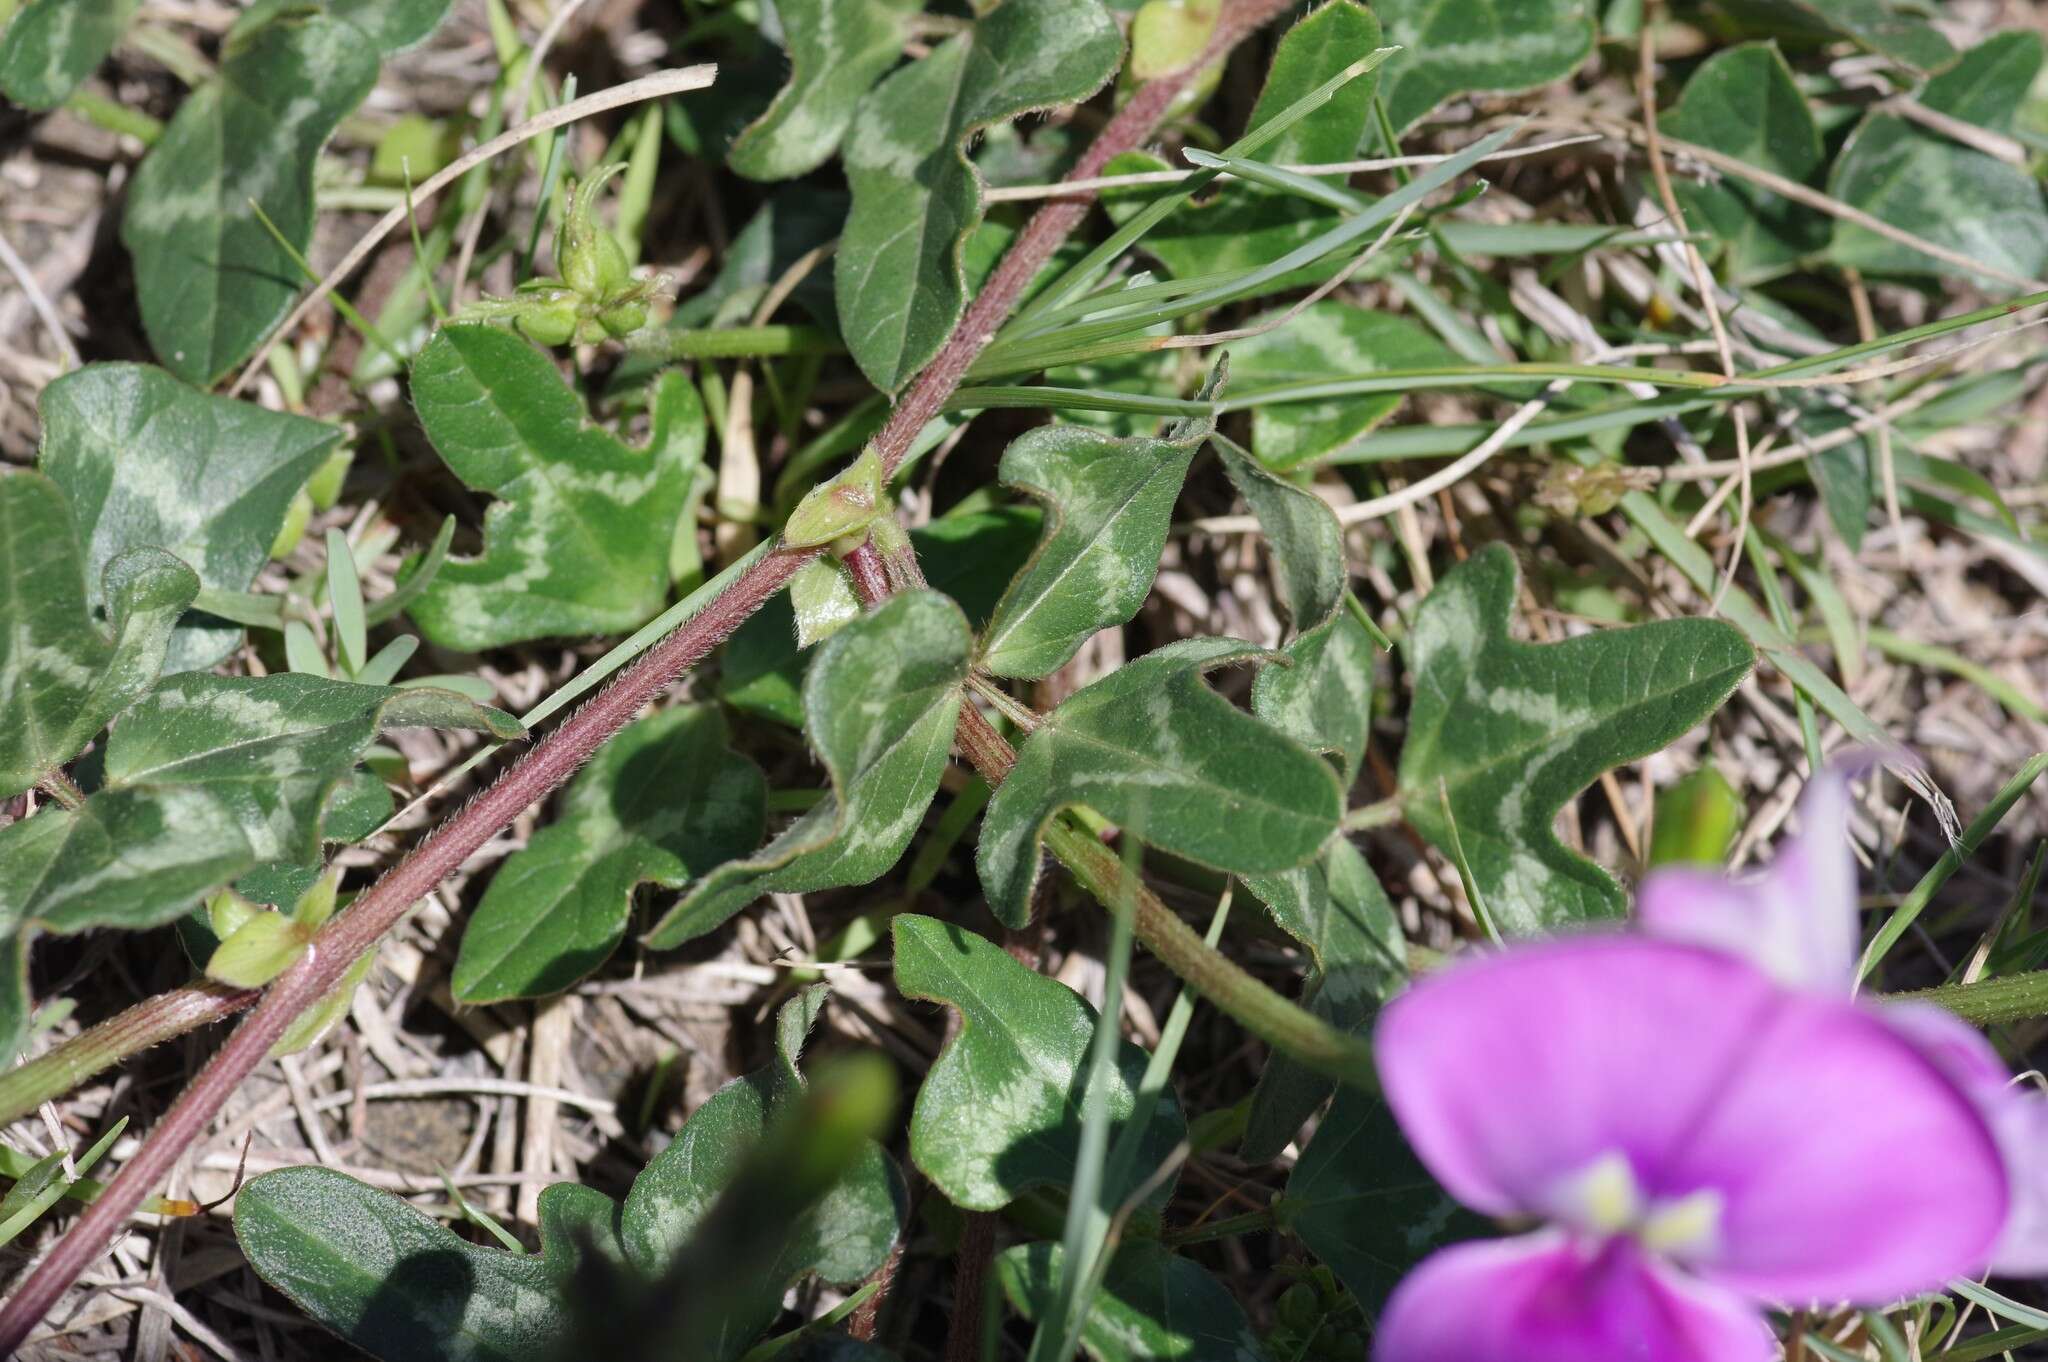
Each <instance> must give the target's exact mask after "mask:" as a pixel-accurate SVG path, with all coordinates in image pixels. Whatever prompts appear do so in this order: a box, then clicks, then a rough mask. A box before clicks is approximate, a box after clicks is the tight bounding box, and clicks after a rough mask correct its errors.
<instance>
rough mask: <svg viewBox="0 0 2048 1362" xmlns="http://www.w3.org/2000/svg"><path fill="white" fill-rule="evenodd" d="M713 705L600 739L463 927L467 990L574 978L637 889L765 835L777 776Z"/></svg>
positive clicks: (626, 911) (459, 976)
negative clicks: (730, 741)
mask: <svg viewBox="0 0 2048 1362" xmlns="http://www.w3.org/2000/svg"><path fill="white" fill-rule="evenodd" d="M725 741H726V733H725V720H724V719H723V717H721V716H720V714H719V712H718V711H717V710H715V709H712V708H710V707H708V706H681V707H678V708H675V709H667V710H662V711H661V712H659V713H656V714H650V715H648V716H646V717H645V718H642V719H637V720H635V721H634V722H633V723H630V724H628V725H627V726H626V727H625V728H623V729H621V730H620V731H619V734H618V736H617V737H615V738H613V739H612V740H611V741H610V742H608V743H606V744H605V745H604V746H603V747H601V748H599V749H598V752H597V755H596V756H595V757H593V758H591V761H590V764H589V765H588V766H586V767H584V768H583V770H582V772H581V774H579V775H578V776H577V777H576V781H575V783H574V784H573V785H571V786H570V787H569V791H568V793H567V794H566V795H564V796H563V797H562V804H561V809H560V811H559V812H558V814H557V816H556V818H555V821H554V822H553V823H551V824H550V825H549V826H547V827H545V828H543V829H541V831H540V832H538V833H537V834H535V835H534V837H533V839H532V840H531V841H530V842H528V843H527V844H526V846H525V847H524V848H523V849H521V850H520V851H519V852H517V853H516V854H514V855H513V856H512V857H511V858H510V859H509V860H507V861H506V862H505V864H504V866H503V868H501V869H500V870H499V871H498V873H497V875H496V876H495V877H493V878H492V880H491V884H490V888H489V889H488V890H486V891H485V892H484V898H483V902H482V903H480V904H478V905H477V909H476V912H475V914H474V915H473V916H472V917H471V918H470V920H469V926H468V927H467V928H465V929H464V931H463V934H462V947H461V950H460V951H459V952H458V953H457V955H456V957H455V970H454V975H453V978H452V980H451V981H450V982H451V986H452V987H453V989H454V992H455V997H456V1000H457V1001H458V1002H463V1003H472V1004H474V1003H489V1002H500V1001H503V1000H505V999H508V998H533V997H539V996H540V995H542V994H546V993H556V992H559V991H561V990H562V989H565V988H567V987H569V986H570V985H571V984H573V983H575V982H576V981H577V980H579V979H581V978H582V977H583V976H584V975H586V974H588V973H590V972H591V971H592V970H594V969H596V968H597V967H598V966H599V965H601V964H603V963H604V962H605V961H606V960H607V959H609V958H610V956H611V953H612V951H613V950H615V949H616V948H617V947H618V944H619V941H620V940H621V939H622V938H623V937H624V936H625V934H626V922H627V918H628V917H629V915H630V913H631V909H632V904H633V891H634V889H635V888H637V887H638V886H639V885H642V884H645V883H647V882H649V881H652V882H654V883H656V884H660V885H663V886H666V887H667V888H670V889H675V888H680V887H681V886H682V885H683V884H685V883H687V882H688V881H689V880H690V878H691V877H692V876H694V875H697V874H701V873H702V872H703V871H704V870H706V869H709V868H710V867H712V866H715V865H717V864H719V863H720V862H721V861H727V860H730V859H732V858H733V857H735V856H738V855H741V854H743V853H744V852H746V851H748V850H749V849H751V848H752V847H754V846H756V845H758V844H759V842H760V840H761V829H762V826H763V820H764V818H765V817H766V814H765V813H764V808H765V804H766V800H767V792H768V782H767V780H766V778H765V777H764V776H762V774H761V769H760V768H759V767H757V766H756V765H754V763H753V762H751V761H749V760H747V759H746V758H745V757H742V756H740V755H739V754H737V753H735V752H733V751H731V750H730V749H728V748H727V747H726V745H725Z"/></svg>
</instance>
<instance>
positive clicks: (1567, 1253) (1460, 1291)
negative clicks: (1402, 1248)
mask: <svg viewBox="0 0 2048 1362" xmlns="http://www.w3.org/2000/svg"><path fill="white" fill-rule="evenodd" d="M1777 1354H1778V1349H1777V1346H1776V1344H1775V1343H1774V1342H1773V1341H1772V1339H1771V1333H1770V1330H1769V1329H1768V1328H1766V1327H1765V1325H1764V1322H1763V1319H1762V1317H1761V1316H1760V1315H1759V1314H1758V1313H1757V1312H1756V1310H1755V1309H1754V1308H1753V1307H1751V1306H1750V1305H1749V1304H1748V1303H1747V1302H1745V1301H1744V1300H1743V1299H1742V1298H1741V1297H1739V1296H1737V1295H1735V1294H1733V1293H1732V1292H1728V1291H1724V1290H1721V1289H1719V1288H1716V1287H1713V1286H1709V1285H1707V1284H1706V1283H1704V1282H1700V1281H1697V1280H1692V1279H1688V1278H1686V1277H1685V1276H1683V1275H1682V1274H1680V1273H1676V1272H1673V1271H1671V1270H1669V1269H1667V1268H1664V1267H1661V1266H1659V1265H1658V1264H1657V1263H1655V1262H1654V1261H1652V1260H1649V1259H1646V1258H1644V1257H1643V1256H1642V1255H1641V1254H1640V1253H1638V1252H1637V1251H1636V1250H1635V1248H1634V1247H1633V1246H1631V1245H1630V1244H1629V1243H1628V1242H1627V1241H1625V1240H1616V1241H1613V1242H1611V1243H1609V1244H1608V1245H1606V1246H1605V1247H1604V1248H1599V1249H1591V1250H1588V1249H1585V1248H1583V1247H1580V1246H1577V1245H1574V1244H1572V1243H1570V1242H1569V1241H1567V1240H1566V1239H1565V1237H1564V1236H1563V1235H1560V1234H1553V1233H1543V1234H1533V1235H1528V1236H1526V1237H1524V1238H1520V1239H1501V1240H1491V1241H1487V1242H1482V1243H1472V1244H1460V1245H1458V1246H1457V1247H1455V1248H1449V1249H1445V1250H1443V1251H1442V1252H1440V1253H1437V1254H1434V1255H1433V1256H1431V1257H1430V1258H1428V1259H1426V1260H1424V1262H1423V1263H1422V1265H1421V1266H1420V1267H1418V1268H1416V1269H1415V1271H1413V1272H1411V1273H1410V1274H1409V1275H1408V1276H1407V1278H1406V1279H1405V1280H1403V1281H1402V1283H1401V1285H1400V1286H1399V1287H1397V1288H1396V1289H1395V1291H1394V1295H1393V1298H1392V1299H1391V1300H1389V1301H1388V1302H1387V1308H1386V1310H1385V1312H1384V1313H1383V1314H1382V1315H1381V1316H1380V1322H1379V1332H1378V1334H1377V1336H1376V1337H1375V1339H1374V1342H1373V1358H1374V1362H1637V1360H1638V1359H1640V1360H1641V1362H1769V1359H1771V1358H1774V1357H1776V1356H1777Z"/></svg>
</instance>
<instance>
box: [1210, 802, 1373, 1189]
mask: <svg viewBox="0 0 2048 1362" xmlns="http://www.w3.org/2000/svg"><path fill="white" fill-rule="evenodd" d="M1245 887H1246V888H1247V889H1249V890H1251V892H1252V893H1253V894H1254V895H1255V896H1257V897H1258V898H1259V900H1260V901H1262V902H1263V903H1264V904H1265V905H1266V907H1267V909H1268V910H1269V911H1271V913H1272V914H1273V920H1274V921H1275V922H1277V923H1279V924H1280V927H1281V930H1283V931H1285V932H1286V933H1287V934H1288V935H1289V936H1291V937H1293V938H1294V939H1295V940H1296V941H1299V942H1300V943H1301V944H1302V945H1303V946H1304V947H1306V948H1307V950H1308V953H1309V960H1310V965H1309V969H1308V976H1307V979H1306V980H1305V982H1304V983H1303V985H1302V1001H1303V1002H1304V1003H1305V1004H1306V1005H1307V1006H1308V1008H1309V1010H1310V1011H1312V1012H1314V1013H1315V1014H1316V1015H1317V1016H1319V1017H1321V1018H1323V1019H1324V1020H1325V1021H1327V1022H1329V1023H1330V1024H1331V1025H1332V1026H1334V1027H1336V1028H1337V1029H1338V1030H1340V1031H1358V1030H1362V1029H1363V1028H1364V1026H1365V1023H1366V1022H1368V1021H1370V1020H1371V1019H1372V1016H1373V1014H1374V1013H1375V1012H1377V1011H1378V1010H1379V1007H1380V1004H1382V1003H1384V1002H1386V1001H1387V1000H1388V999H1389V998H1391V997H1392V996H1393V995H1394V993H1395V992H1396V991H1398V990H1399V989H1400V987H1401V986H1402V984H1403V983H1405V982H1406V980H1407V978H1408V964H1407V943H1406V941H1405V940H1404V938H1403V937H1402V935H1401V920H1400V918H1399V917H1397V916H1396V915H1395V913H1394V905H1393V904H1392V903H1390V902H1389V901H1388V899H1387V895H1386V891H1385V890H1383V889H1381V888H1380V882H1379V879H1378V878H1377V877H1376V876H1375V875H1374V874H1373V873H1372V867H1371V866H1369V865H1367V864H1366V861H1365V857H1364V856H1363V855H1361V854H1360V853H1359V851H1358V848H1357V847H1355V846H1353V845H1351V843H1350V842H1348V841H1344V840H1342V839H1340V840H1338V841H1336V842H1334V843H1332V844H1331V846H1330V849H1329V850H1328V851H1326V852H1324V853H1323V857H1322V859H1321V860H1318V861H1315V862H1312V863H1311V864H1309V865H1306V866H1304V867H1302V868H1301V869H1299V870H1288V871H1283V872H1281V873H1280V874H1278V875H1254V876H1250V877H1248V878H1247V879H1246V880H1245ZM1336 1087H1337V1085H1336V1083H1335V1082H1334V1081H1333V1080H1331V1079H1329V1078H1327V1077H1325V1076H1324V1075H1322V1074H1319V1073H1317V1072H1316V1071H1315V1070H1313V1069H1310V1068H1308V1067H1306V1066H1305V1065H1303V1064H1301V1063H1299V1062H1297V1061H1296V1060H1294V1059H1291V1058H1289V1057H1288V1056H1287V1055H1285V1054H1282V1053H1280V1052H1278V1051H1275V1052H1274V1053H1273V1056H1272V1058H1270V1059H1268V1060H1267V1061H1266V1068H1265V1071H1264V1072H1263V1073H1261V1074H1260V1075H1259V1086H1258V1087H1257V1089H1256V1090H1254V1092H1253V1094H1252V1107H1251V1115H1250V1118H1249V1120H1248V1121H1247V1123H1246V1127H1245V1135H1244V1150H1243V1157H1244V1158H1245V1159H1246V1161H1247V1162H1251V1163H1265V1162H1267V1161H1269V1160H1271V1159H1275V1158H1278V1157H1279V1155H1280V1151H1281V1150H1283V1149H1285V1148H1286V1147H1287V1145H1288V1143H1289V1142H1290V1141H1292V1140H1293V1139H1294V1137H1295V1136H1296V1135H1298V1134H1299V1133H1300V1132H1301V1125H1302V1122H1304V1121H1306V1120H1307V1119H1308V1118H1309V1117H1310V1116H1311V1115H1312V1114H1314V1112H1315V1109H1316V1108H1317V1107H1319V1106H1321V1105H1322V1104H1323V1103H1324V1102H1325V1101H1327V1100H1328V1099H1329V1096H1330V1094H1331V1093H1332V1092H1334V1091H1335V1090H1336Z"/></svg>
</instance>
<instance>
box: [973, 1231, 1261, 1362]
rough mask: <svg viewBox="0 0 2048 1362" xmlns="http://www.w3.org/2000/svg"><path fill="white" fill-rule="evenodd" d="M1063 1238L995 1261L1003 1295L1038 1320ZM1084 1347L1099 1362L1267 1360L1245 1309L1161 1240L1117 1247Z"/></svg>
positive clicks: (1091, 1311) (1054, 1281)
mask: <svg viewBox="0 0 2048 1362" xmlns="http://www.w3.org/2000/svg"><path fill="white" fill-rule="evenodd" d="M1063 1256H1064V1255H1063V1254H1062V1252H1061V1249H1060V1246H1059V1245H1058V1244H1043V1243H1041V1244H1019V1245H1017V1246H1016V1247H1015V1248H1012V1249H1007V1250H1005V1251H1004V1252H1003V1255H1002V1256H1001V1257H999V1258H997V1259H996V1274H997V1275H998V1276H999V1277H1000V1278H1001V1279H1002V1283H1003V1294H1004V1295H1006V1296H1008V1297H1009V1298H1010V1304H1011V1305H1013V1306H1015V1307H1016V1309H1017V1312H1018V1313H1019V1314H1021V1315H1022V1316H1024V1318H1025V1319H1027V1320H1034V1321H1035V1320H1037V1319H1038V1317H1039V1315H1040V1314H1041V1313H1042V1312H1043V1310H1044V1307H1045V1304H1046V1303H1047V1302H1048V1301H1050V1300H1051V1299H1052V1297H1053V1293H1054V1292H1055V1291H1056V1290H1057V1289H1058V1285H1059V1280H1060V1265H1061V1260H1062V1258H1063ZM1081 1347H1082V1348H1083V1349H1084V1350H1086V1352H1087V1353H1088V1356H1090V1357H1092V1358H1094V1359H1095V1362H1167V1360H1168V1359H1171V1362H1265V1359H1266V1353H1265V1351H1264V1349H1262V1348H1261V1347H1260V1346H1259V1336H1258V1334H1257V1332H1256V1331H1255V1330H1253V1328H1252V1322H1251V1320H1250V1319H1248V1318H1247V1317H1246V1316H1245V1313H1244V1307H1243V1306H1241V1305H1239V1304H1238V1303H1237V1301H1236V1300H1235V1299H1234V1298H1232V1296H1231V1294H1230V1291H1229V1290H1228V1289H1227V1288H1226V1287H1225V1286H1224V1285H1223V1283H1221V1282H1219V1281H1217V1280H1216V1278H1215V1277H1214V1276H1213V1275H1212V1274H1211V1273H1210V1272H1209V1270H1208V1269H1207V1268H1205V1267H1202V1266H1201V1265H1200V1264H1198V1263H1194V1262H1191V1261H1189V1260H1188V1259H1186V1258H1182V1257H1180V1256H1179V1255H1177V1254H1174V1253H1169V1252H1168V1251H1167V1250H1166V1249H1165V1248H1163V1247H1161V1246H1160V1243H1159V1241H1158V1240H1157V1239H1135V1240H1133V1241H1131V1242H1130V1243H1128V1244H1125V1245H1124V1246H1123V1247H1122V1248H1120V1249H1118V1250H1117V1254H1116V1257H1115V1258H1114V1259H1112V1260H1111V1262H1110V1265H1109V1270H1108V1272H1107V1273H1105V1274H1104V1276H1103V1279H1102V1291H1101V1293H1100V1294H1098V1295H1097V1296H1096V1298H1095V1300H1094V1301H1093V1303H1092V1304H1090V1306H1089V1307H1088V1318H1087V1322H1086V1323H1085V1324H1084V1325H1083V1326H1082V1330H1081Z"/></svg>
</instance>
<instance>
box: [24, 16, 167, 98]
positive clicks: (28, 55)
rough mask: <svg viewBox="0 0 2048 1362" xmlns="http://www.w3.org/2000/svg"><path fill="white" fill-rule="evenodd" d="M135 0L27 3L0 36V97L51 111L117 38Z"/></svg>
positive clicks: (111, 49) (94, 65)
mask: <svg viewBox="0 0 2048 1362" xmlns="http://www.w3.org/2000/svg"><path fill="white" fill-rule="evenodd" d="M134 13H135V0H29V3H28V4H26V5H24V6H23V7H22V8H21V10H20V12H19V13H17V14H16V15H15V16H14V19H13V22H11V23H9V24H7V25H6V30H5V32H0V95H5V96H6V97H7V98H8V99H10V100H12V101H14V102H15V103H16V104H19V105H21V106H22V107H23V108H28V109H54V108H56V107H57V106H58V105H59V104H62V103H63V102H64V101H65V100H66V99H67V98H69V97H70V94H71V92H72V91H73V90H75V89H77V88H78V85H79V83H80V82H81V81H83V80H84V79H85V78H86V77H87V76H89V75H91V74H92V73H93V72H94V71H95V70H97V69H98V67H99V64H100V63H101V62H103V61H105V60H106V59H107V54H108V53H109V52H112V51H113V50H114V44H115V43H117V42H119V41H120V40H121V34H122V32H123V30H125V29H126V28H127V27H128V19H129V16H131V15H133V14H134Z"/></svg>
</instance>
